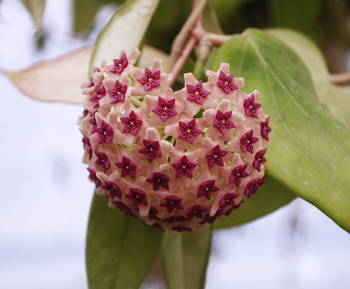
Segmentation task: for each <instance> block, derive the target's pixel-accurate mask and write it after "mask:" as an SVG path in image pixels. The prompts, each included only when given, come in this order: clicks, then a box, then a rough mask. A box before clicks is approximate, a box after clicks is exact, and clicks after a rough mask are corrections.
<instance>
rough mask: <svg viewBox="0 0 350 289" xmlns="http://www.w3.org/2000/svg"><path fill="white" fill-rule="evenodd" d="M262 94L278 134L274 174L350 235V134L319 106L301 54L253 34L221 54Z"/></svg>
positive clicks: (271, 155) (271, 156) (271, 158)
mask: <svg viewBox="0 0 350 289" xmlns="http://www.w3.org/2000/svg"><path fill="white" fill-rule="evenodd" d="M220 62H228V63H230V64H231V69H232V72H233V73H234V74H236V75H241V76H244V77H245V79H246V84H247V85H246V87H245V89H246V90H247V91H252V90H253V89H255V88H256V89H259V90H260V91H261V93H262V95H263V97H262V98H261V102H262V103H263V107H264V110H265V112H266V113H268V114H269V115H270V118H271V126H272V128H273V133H272V134H271V143H270V145H269V150H268V155H267V157H268V162H267V163H266V167H267V170H268V173H269V174H270V175H271V176H272V177H274V178H275V179H276V180H277V181H279V182H281V183H282V184H284V185H285V186H286V187H288V188H290V189H291V190H292V191H293V192H295V194H297V195H299V196H300V197H302V198H304V199H305V200H307V201H309V202H311V203H312V204H314V205H316V206H317V207H318V208H319V209H321V210H322V211H323V212H324V213H326V214H327V215H328V216H329V217H331V218H332V219H333V220H334V221H335V222H336V223H338V224H339V225H340V226H341V227H343V228H344V229H345V230H348V231H350V178H349V175H350V131H349V130H348V129H347V128H346V127H345V126H343V125H342V124H341V123H340V122H339V121H338V120H336V119H335V118H334V117H333V116H332V115H331V114H330V113H329V111H328V110H327V109H325V107H324V106H323V105H321V103H320V102H319V99H318V97H317V95H316V91H315V89H314V85H313V82H312V79H311V77H310V74H309V72H308V70H307V69H306V67H305V65H304V63H303V62H302V61H301V59H300V58H299V57H298V55H297V54H296V53H295V52H294V51H293V50H292V49H290V48H289V47H288V46H287V45H286V44H284V43H283V42H282V41H280V40H278V39H277V38H275V37H274V36H272V35H271V34H269V33H267V32H263V31H260V30H257V29H248V30H246V31H245V32H244V33H243V34H242V35H240V36H237V37H234V38H232V39H231V40H230V41H228V42H227V43H225V44H224V45H223V46H222V47H221V48H220V51H219V53H218V55H217V59H216V67H218V65H219V63H220Z"/></svg>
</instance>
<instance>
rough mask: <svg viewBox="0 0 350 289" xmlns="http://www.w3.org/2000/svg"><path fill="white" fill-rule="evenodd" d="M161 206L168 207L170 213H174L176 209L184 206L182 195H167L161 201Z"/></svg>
mask: <svg viewBox="0 0 350 289" xmlns="http://www.w3.org/2000/svg"><path fill="white" fill-rule="evenodd" d="M160 206H161V207H163V208H167V211H168V213H172V212H173V211H174V210H176V209H177V210H181V209H183V208H184V207H183V206H182V197H180V196H177V195H170V196H166V197H165V198H164V199H163V201H162V202H161V203H160Z"/></svg>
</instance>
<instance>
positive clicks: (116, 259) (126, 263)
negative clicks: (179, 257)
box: [86, 195, 163, 289]
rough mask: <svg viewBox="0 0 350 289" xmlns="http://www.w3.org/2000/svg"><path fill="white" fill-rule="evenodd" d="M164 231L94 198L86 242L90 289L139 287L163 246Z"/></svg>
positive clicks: (97, 197)
mask: <svg viewBox="0 0 350 289" xmlns="http://www.w3.org/2000/svg"><path fill="white" fill-rule="evenodd" d="M162 236H163V231H162V230H160V229H158V228H154V227H151V226H147V225H145V224H143V223H142V222H141V221H140V220H139V219H136V218H132V217H128V216H125V215H124V214H123V213H121V212H120V211H119V210H116V209H111V208H109V207H108V205H107V199H106V198H105V197H104V196H97V195H95V196H94V199H93V201H92V206H91V211H90V217H89V226H88V232H87V243H86V268H87V273H88V285H89V289H106V288H108V289H138V288H139V286H140V285H141V283H142V281H143V280H144V279H145V277H146V276H147V274H148V272H149V271H150V269H151V267H152V265H153V263H154V261H155V259H156V257H157V254H158V252H159V249H160V246H161V240H162Z"/></svg>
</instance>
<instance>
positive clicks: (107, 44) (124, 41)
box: [90, 0, 159, 71]
mask: <svg viewBox="0 0 350 289" xmlns="http://www.w3.org/2000/svg"><path fill="white" fill-rule="evenodd" d="M158 2H159V0H128V1H127V2H126V3H124V4H123V5H121V6H120V7H119V8H118V9H117V10H116V12H115V13H114V15H113V16H112V18H111V19H110V20H109V21H108V23H107V25H106V26H105V27H104V28H103V30H102V31H101V32H100V34H99V35H98V37H97V39H96V42H95V46H94V50H93V52H92V57H91V60H90V71H91V70H92V68H93V67H94V66H95V65H100V64H101V62H102V61H103V60H107V61H108V60H109V61H111V60H112V59H113V58H116V57H119V54H120V52H121V51H122V50H125V51H128V52H130V51H131V50H133V49H135V48H137V47H139V46H140V43H141V41H142V38H143V36H144V34H145V32H146V30H147V27H148V24H149V22H150V20H151V18H152V15H153V13H154V11H155V9H156V7H157V5H158Z"/></svg>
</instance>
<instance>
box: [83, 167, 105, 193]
mask: <svg viewBox="0 0 350 289" xmlns="http://www.w3.org/2000/svg"><path fill="white" fill-rule="evenodd" d="M87 170H88V172H89V179H90V181H92V182H94V183H95V186H96V188H99V187H100V186H101V184H102V182H101V181H100V180H99V179H98V177H97V176H96V171H95V170H94V169H93V168H87Z"/></svg>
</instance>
